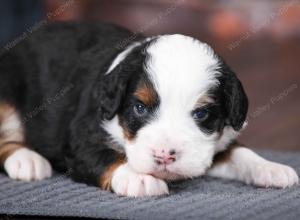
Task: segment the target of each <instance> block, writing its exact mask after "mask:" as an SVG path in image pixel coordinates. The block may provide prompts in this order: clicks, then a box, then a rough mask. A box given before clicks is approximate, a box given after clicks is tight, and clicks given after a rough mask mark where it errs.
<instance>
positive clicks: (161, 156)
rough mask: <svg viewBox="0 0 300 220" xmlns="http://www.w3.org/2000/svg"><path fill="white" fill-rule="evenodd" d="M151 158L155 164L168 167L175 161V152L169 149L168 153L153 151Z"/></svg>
mask: <svg viewBox="0 0 300 220" xmlns="http://www.w3.org/2000/svg"><path fill="white" fill-rule="evenodd" d="M153 157H154V160H155V162H156V163H157V164H166V165H168V164H171V163H173V162H175V161H176V151H175V150H174V149H171V150H169V151H165V150H160V151H155V152H154V155H153Z"/></svg>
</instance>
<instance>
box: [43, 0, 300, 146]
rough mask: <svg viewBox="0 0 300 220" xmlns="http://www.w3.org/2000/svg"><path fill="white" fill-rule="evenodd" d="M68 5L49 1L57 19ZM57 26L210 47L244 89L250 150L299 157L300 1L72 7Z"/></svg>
mask: <svg viewBox="0 0 300 220" xmlns="http://www.w3.org/2000/svg"><path fill="white" fill-rule="evenodd" d="M62 2H63V1H54V0H47V1H45V3H46V4H45V7H46V11H48V12H53V11H54V10H55V9H57V8H58V7H59V6H61V5H62ZM71 3H72V4H70V6H69V7H66V9H65V10H64V11H63V12H62V13H59V14H57V15H56V16H55V17H53V18H52V20H83V19H86V20H102V21H110V22H114V23H117V24H121V25H123V26H125V27H128V28H130V29H131V30H133V31H136V32H141V33H143V34H146V35H156V34H165V33H181V34H186V35H191V36H194V37H197V38H199V39H201V40H203V41H206V42H208V43H209V44H211V45H212V46H213V47H214V48H215V49H216V51H218V52H219V53H220V54H221V56H223V57H224V59H225V60H226V61H227V62H228V64H229V65H230V66H231V67H232V69H233V70H235V71H236V73H237V74H238V77H239V78H240V79H241V81H242V83H243V85H244V86H245V89H246V92H247V94H248V96H249V100H250V109H249V117H248V121H249V125H248V127H247V129H246V130H245V131H244V133H243V134H242V136H241V137H240V139H241V141H242V142H243V143H245V144H246V145H248V146H250V147H259V148H272V149H281V150H300V144H299V140H300V115H299V113H300V89H299V87H300V5H299V3H298V1H257V0H253V1H234V0H232V1H196V0H190V1H187V0H177V1H174V0H173V1H171V0H163V1H150V0H139V1H138V0H115V1H113V0H103V1H95V0H88V1H80V2H79V1H77V2H76V1H75V2H71Z"/></svg>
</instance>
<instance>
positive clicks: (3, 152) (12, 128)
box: [0, 103, 52, 181]
mask: <svg viewBox="0 0 300 220" xmlns="http://www.w3.org/2000/svg"><path fill="white" fill-rule="evenodd" d="M0 165H1V166H2V167H4V170H5V171H6V173H7V174H8V176H9V177H11V178H13V179H19V180H25V181H30V180H41V179H44V178H47V177H50V176H51V173H52V169H51V166H50V164H49V162H48V161H47V160H46V159H45V158H43V157H42V156H41V155H39V154H38V153H36V152H34V151H32V150H29V149H28V148H27V147H26V145H25V144H24V130H23V127H22V123H21V120H20V118H19V115H18V114H17V112H16V111H15V109H14V107H13V106H11V105H9V104H7V103H1V104H0Z"/></svg>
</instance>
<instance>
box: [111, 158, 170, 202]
mask: <svg viewBox="0 0 300 220" xmlns="http://www.w3.org/2000/svg"><path fill="white" fill-rule="evenodd" d="M111 188H112V190H113V191H114V192H115V193H117V194H118V195H122V196H131V197H141V196H157V195H164V194H169V189H168V186H167V184H166V182H165V181H163V180H161V179H158V178H156V177H153V176H151V175H147V174H141V173H136V172H135V171H134V170H133V169H132V168H131V167H130V166H129V165H128V164H124V165H122V166H120V167H119V168H118V169H116V170H115V172H114V173H113V174H112V177H111Z"/></svg>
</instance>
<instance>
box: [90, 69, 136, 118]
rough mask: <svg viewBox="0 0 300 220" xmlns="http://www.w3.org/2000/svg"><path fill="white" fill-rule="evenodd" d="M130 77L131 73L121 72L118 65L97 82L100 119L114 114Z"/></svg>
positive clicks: (111, 116)
mask: <svg viewBox="0 0 300 220" xmlns="http://www.w3.org/2000/svg"><path fill="white" fill-rule="evenodd" d="M130 77H131V74H127V73H126V74H125V73H123V72H122V67H121V66H119V67H116V68H115V69H114V70H113V71H111V72H110V73H109V74H107V75H105V76H103V78H101V79H100V81H99V82H98V83H97V88H96V91H97V92H96V100H97V105H98V111H99V115H100V118H101V119H106V120H111V119H112V118H113V117H114V116H115V114H116V113H117V111H118V110H119V108H120V106H121V103H122V100H123V99H124V98H125V95H126V89H127V84H128V83H129V80H130Z"/></svg>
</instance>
